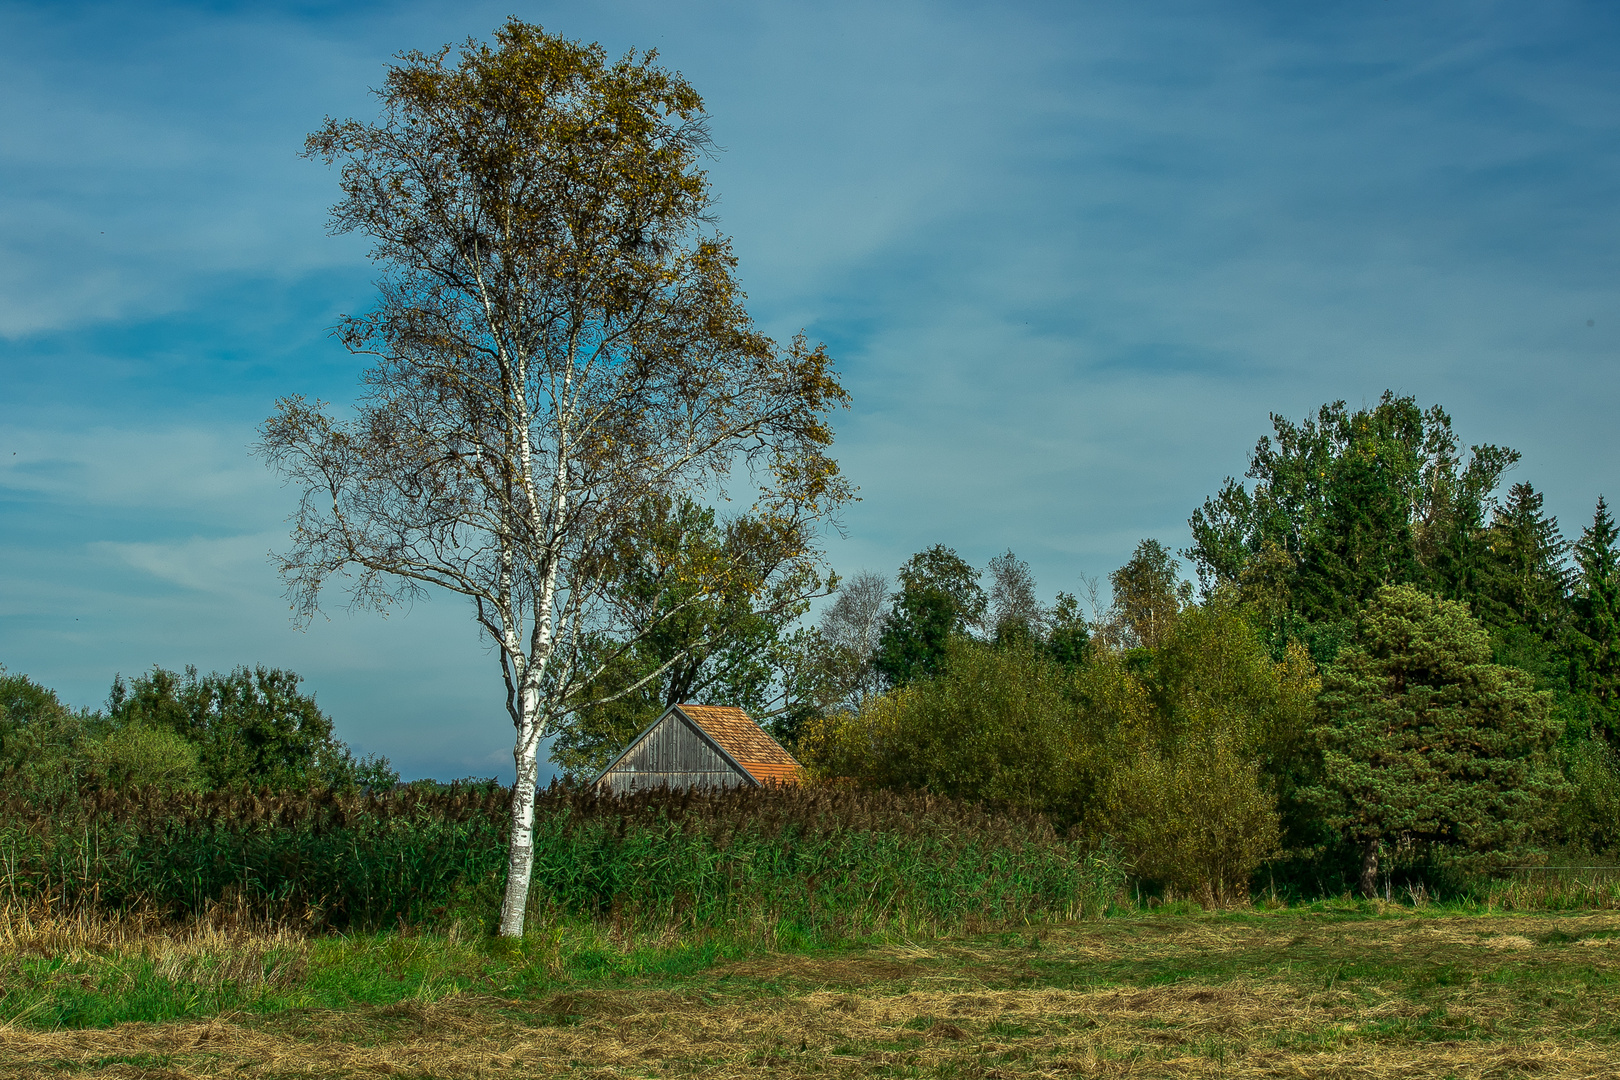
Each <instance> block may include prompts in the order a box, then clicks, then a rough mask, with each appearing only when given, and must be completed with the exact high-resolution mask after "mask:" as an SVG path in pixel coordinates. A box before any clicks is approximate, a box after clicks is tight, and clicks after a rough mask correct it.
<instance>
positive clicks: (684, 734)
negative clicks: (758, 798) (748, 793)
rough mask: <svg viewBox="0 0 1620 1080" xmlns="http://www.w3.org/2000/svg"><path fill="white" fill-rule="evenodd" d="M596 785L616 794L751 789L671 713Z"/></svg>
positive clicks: (715, 752)
mask: <svg viewBox="0 0 1620 1080" xmlns="http://www.w3.org/2000/svg"><path fill="white" fill-rule="evenodd" d="M598 782H599V783H600V784H601V785H602V786H603V787H606V788H609V789H610V790H612V791H614V792H618V793H623V792H628V791H641V790H645V789H647V788H653V787H669V788H695V787H709V788H728V787H743V786H752V781H751V780H750V779H749V778H748V777H747V776H744V775H742V774H741V773H739V772H738V771H737V770H736V769H735V768H734V767H733V766H732V765H731V763H730V762H728V761H727V760H726V759H725V758H723V757H721V756H720V754H719V753H718V752H717V751H716V750H715V749H714V747H713V746H711V745H710V744H709V742H708V740H706V739H705V738H704V737H703V736H702V735H700V734H698V733H697V732H696V731H695V730H693V729H692V726H691V725H690V724H688V723H687V721H686V720H685V719H684V718H683V717H682V716H681V715H680V714H679V713H676V712H674V711H673V710H672V711H670V712H669V713H667V714H665V716H664V718H663V719H662V720H660V721H659V722H658V723H657V724H655V725H654V726H653V728H652V729H651V730H650V731H648V732H647V733H646V734H645V735H644V736H642V738H641V739H640V740H639V741H638V742H637V743H636V744H635V745H634V746H633V747H631V748H630V750H629V751H628V752H627V753H626V754H625V755H624V757H623V758H621V759H620V760H619V762H618V763H617V764H616V765H614V766H613V768H612V769H610V770H609V771H608V773H607V774H606V775H605V776H603V777H602V778H601V780H600V781H598Z"/></svg>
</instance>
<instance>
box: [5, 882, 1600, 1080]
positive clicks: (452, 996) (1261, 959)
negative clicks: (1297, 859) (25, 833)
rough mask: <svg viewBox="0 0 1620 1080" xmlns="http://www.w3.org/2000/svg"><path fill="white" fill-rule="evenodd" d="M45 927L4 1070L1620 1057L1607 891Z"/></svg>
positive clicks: (1237, 1070)
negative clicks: (1587, 900)
mask: <svg viewBox="0 0 1620 1080" xmlns="http://www.w3.org/2000/svg"><path fill="white" fill-rule="evenodd" d="M34 930H35V935H36V936H35V938H34V939H32V940H30V939H28V938H27V937H26V935H25V934H19V933H15V932H14V934H13V938H12V940H11V942H10V943H9V944H7V945H5V950H6V951H5V954H4V964H3V966H0V978H3V980H4V983H3V990H4V998H3V1001H4V1002H5V1004H4V1006H3V1007H4V1009H5V1013H4V1016H3V1020H4V1026H3V1027H0V1076H8V1077H9V1076H17V1077H36V1076H53V1075H64V1076H68V1075H71V1076H103V1077H144V1078H156V1077H212V1076H242V1077H283V1076H285V1077H292V1076H323V1077H324V1076H346V1077H372V1076H407V1077H424V1078H425V1077H498V1076H551V1075H559V1074H563V1073H568V1074H579V1075H585V1076H600V1077H608V1076H614V1077H619V1076H624V1077H682V1076H691V1077H733V1076H735V1077H742V1076H760V1077H764V1076H770V1077H800V1076H806V1077H808V1076H818V1077H839V1076H891V1077H913V1076H915V1077H935V1076H937V1077H960V1078H989V1077H997V1078H999V1077H1023V1076H1030V1077H1036V1076H1041V1077H1045V1076H1073V1075H1081V1076H1093V1075H1095V1076H1116V1075H1118V1076H1124V1075H1131V1076H1166V1077H1169V1076H1175V1077H1186V1076H1260V1075H1265V1076H1272V1075H1276V1076H1344V1077H1352V1076H1354V1077H1371V1076H1402V1077H1406V1076H1434V1077H1447V1076H1458V1077H1463V1076H1493V1077H1494V1076H1518V1075H1526V1076H1528V1075H1536V1076H1542V1077H1566V1076H1567V1077H1577V1076H1580V1077H1592V1076H1620V913H1616V912H1612V911H1604V912H1593V913H1584V914H1572V913H1558V914H1541V915H1527V914H1492V913H1457V912H1455V911H1452V912H1445V911H1440V910H1437V909H1433V908H1430V909H1418V910H1416V911H1414V910H1412V909H1408V908H1400V907H1395V906H1389V905H1369V904H1362V903H1339V904H1334V903H1326V904H1317V905H1312V906H1310V907H1306V908H1292V909H1283V910H1278V911H1259V910H1244V911H1238V912H1227V913H1189V912H1178V913H1174V914H1169V913H1157V914H1137V915H1130V914H1125V915H1117V916H1114V917H1110V918H1107V919H1098V920H1090V921H1085V922H1077V923H1071V924H1066V925H1059V926H1048V927H1029V928H1025V929H1023V930H1020V931H1017V932H1003V933H995V934H987V935H972V936H961V937H955V938H947V939H941V940H935V941H930V942H924V943H916V944H910V943H906V942H903V941H900V942H890V943H887V944H873V945H867V946H862V947H858V948H842V949H834V948H825V949H810V950H802V949H801V950H799V951H791V952H787V951H784V952H768V951H765V952H762V951H759V950H758V948H757V947H755V948H754V950H753V951H752V952H750V953H748V954H747V955H743V954H742V952H741V950H739V949H735V948H733V949H731V950H730V951H728V948H727V947H725V946H724V945H722V944H720V943H719V941H720V939H719V938H715V939H712V940H711V941H710V942H709V943H708V944H707V945H693V944H689V943H682V942H680V941H678V940H673V939H671V940H668V941H662V942H660V941H657V940H651V939H649V940H642V941H637V942H628V941H614V940H612V939H611V936H598V937H596V938H592V936H591V935H592V933H593V931H591V930H590V928H588V927H577V928H573V929H569V928H567V927H561V928H552V929H550V930H543V931H540V932H538V933H536V934H534V935H532V936H531V937H530V938H529V939H527V940H526V941H524V942H523V943H522V944H521V945H516V946H514V945H508V944H504V943H501V942H496V941H491V940H490V939H487V938H483V937H476V936H465V937H463V936H458V935H440V936H408V935H399V934H394V935H386V934H385V935H374V936H369V937H364V938H360V937H355V938H337V937H324V938H316V939H301V938H297V937H293V936H291V935H280V936H278V935H273V934H272V935H262V934H261V935H255V934H252V933H249V932H247V931H239V932H238V931H229V930H220V929H210V928H207V927H195V928H193V929H192V930H191V931H189V933H190V936H189V937H187V936H186V935H184V934H181V935H175V934H173V933H169V934H167V935H159V934H157V933H156V932H155V931H156V928H155V927H144V928H143V927H140V926H138V925H135V924H134V923H131V924H129V925H127V926H125V927H124V928H123V929H122V930H121V931H118V932H116V933H115V932H114V930H112V929H108V928H107V927H105V926H101V927H99V929H98V928H97V927H89V926H85V927H81V928H80V930H79V931H78V933H79V938H78V939H77V943H75V938H74V933H75V931H74V930H73V928H72V927H69V926H58V927H56V929H55V931H54V933H55V934H56V937H55V939H51V937H50V933H51V929H50V928H49V927H43V926H36V927H35V928H34ZM96 932H99V933H100V934H101V938H100V940H95V933H96ZM119 933H121V934H122V938H119V937H118V934H119ZM603 933H605V932H603ZM233 935H234V936H233ZM29 965H33V966H32V967H30V966H29ZM53 978H54V979H55V980H56V981H55V982H54V983H52V982H51V981H50V980H51V979H53ZM25 983H26V984H27V985H24V984H25ZM142 987H145V988H146V989H145V991H141V988H142ZM138 992H145V993H147V994H148V995H149V998H150V1001H151V1002H152V1006H151V1007H152V1008H154V1009H158V1008H159V1007H160V1006H159V1004H158V1003H160V1002H162V1001H168V1002H169V1003H170V1004H169V1005H168V1006H166V1007H168V1008H170V1010H171V1015H172V1017H173V1018H165V1017H164V1016H162V1015H158V1014H154V1015H153V1016H151V1017H150V1018H148V1019H145V1020H137V1021H126V1022H121V1023H116V1024H113V1025H112V1026H100V1027H79V1028H72V1027H67V1026H65V1025H67V1024H72V1023H81V1024H84V1023H89V1024H94V1023H98V1022H100V1021H98V1020H97V1019H96V1018H95V1016H93V1015H92V1012H84V1011H82V1012H81V1013H80V1014H78V1015H77V1016H57V1017H55V1018H54V1019H53V1018H52V1017H51V1016H50V1015H49V1013H48V1009H49V1008H50V1007H55V1006H48V1005H41V1004H40V1003H41V1002H54V1003H57V1005H60V1004H61V1003H64V1002H68V1001H70V1000H78V1001H79V1002H80V1008H81V1010H92V1011H93V1010H94V1009H96V1008H101V1009H103V1020H110V1019H111V1017H112V1016H113V1014H114V1013H116V1012H118V1011H120V1010H122V1011H123V1013H124V1014H125V1015H132V1014H133V1011H134V1010H135V1009H136V1008H137V1006H138V1004H139V1003H138V1002H137V1001H136V1000H135V998H134V997H132V996H131V995H134V994H137V993H138ZM75 995H80V996H79V997H77V998H75ZM210 995H212V997H210ZM96 1002H100V1003H101V1004H100V1005H96V1004H95V1003H96Z"/></svg>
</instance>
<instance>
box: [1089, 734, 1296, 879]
mask: <svg viewBox="0 0 1620 1080" xmlns="http://www.w3.org/2000/svg"><path fill="white" fill-rule="evenodd" d="M1109 811H1110V816H1111V817H1112V819H1113V825H1112V828H1111V830H1110V831H1111V832H1112V834H1113V835H1114V837H1115V838H1116V839H1117V840H1118V842H1119V844H1120V846H1121V847H1122V848H1123V850H1124V852H1125V855H1126V857H1127V860H1128V862H1129V865H1130V866H1131V869H1132V870H1133V872H1134V873H1135V874H1136V875H1138V876H1139V877H1141V878H1143V879H1145V880H1149V881H1157V882H1162V883H1163V884H1164V885H1165V886H1167V887H1168V888H1169V889H1171V890H1173V891H1174V892H1176V893H1179V894H1181V895H1182V896H1190V897H1195V898H1197V899H1201V900H1203V901H1205V902H1208V903H1217V904H1227V903H1233V902H1242V901H1245V900H1247V899H1248V889H1249V877H1250V875H1252V874H1253V873H1254V870H1255V868H1256V867H1258V866H1259V865H1260V864H1261V863H1262V862H1264V861H1265V860H1267V859H1269V858H1271V857H1272V856H1273V855H1275V854H1277V848H1278V839H1279V836H1280V832H1279V829H1278V817H1277V801H1276V799H1275V798H1274V797H1272V796H1271V795H1270V794H1269V793H1268V792H1266V791H1265V790H1264V789H1263V787H1262V784H1261V777H1260V767H1259V764H1258V763H1257V762H1256V761H1255V760H1254V759H1253V758H1252V757H1250V756H1249V755H1246V754H1244V753H1242V752H1241V751H1240V749H1239V748H1238V747H1236V746H1234V745H1233V742H1232V740H1230V739H1229V738H1224V737H1221V736H1219V735H1212V736H1209V737H1206V738H1204V739H1202V740H1200V741H1199V742H1197V743H1196V744H1194V745H1191V746H1184V747H1182V748H1181V749H1180V750H1179V751H1178V752H1177V753H1176V754H1174V755H1171V756H1166V755H1164V754H1163V753H1161V752H1160V751H1159V750H1158V749H1156V748H1154V747H1150V746H1144V747H1141V748H1140V749H1139V750H1138V751H1137V752H1136V753H1135V754H1133V755H1132V756H1131V758H1130V759H1129V760H1128V761H1127V762H1126V764H1125V765H1124V766H1123V767H1122V768H1121V769H1120V770H1119V771H1118V772H1116V773H1115V774H1114V777H1113V786H1112V789H1111V791H1110V798H1109Z"/></svg>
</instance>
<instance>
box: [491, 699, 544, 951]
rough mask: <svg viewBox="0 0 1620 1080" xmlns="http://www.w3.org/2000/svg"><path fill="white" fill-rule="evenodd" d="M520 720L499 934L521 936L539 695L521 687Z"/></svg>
mask: <svg viewBox="0 0 1620 1080" xmlns="http://www.w3.org/2000/svg"><path fill="white" fill-rule="evenodd" d="M518 702H519V704H518V708H519V709H520V710H521V713H522V716H523V720H522V722H521V723H520V724H519V725H518V733H517V744H516V745H515V746H514V747H513V748H512V757H513V759H514V761H516V763H517V780H516V781H515V782H514V783H513V784H512V836H511V840H510V841H509V843H508V844H507V849H506V895H505V897H504V899H503V900H502V901H501V927H500V935H501V937H522V936H523V917H524V913H525V911H526V909H527V908H528V906H529V881H530V878H531V877H532V876H533V874H534V799H535V794H536V790H537V788H538V786H539V782H538V780H539V774H540V763H539V751H540V736H541V734H542V732H541V730H540V728H541V724H540V719H539V717H538V716H536V713H538V712H539V705H540V694H539V692H538V691H537V690H534V689H531V688H528V687H525V688H524V689H523V690H522V692H521V693H520V695H519V698H518Z"/></svg>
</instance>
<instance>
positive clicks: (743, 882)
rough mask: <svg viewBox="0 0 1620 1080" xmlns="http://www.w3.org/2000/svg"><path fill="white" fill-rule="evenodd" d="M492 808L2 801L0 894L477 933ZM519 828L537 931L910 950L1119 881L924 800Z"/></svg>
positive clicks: (173, 911) (396, 796) (715, 803)
mask: <svg viewBox="0 0 1620 1080" xmlns="http://www.w3.org/2000/svg"><path fill="white" fill-rule="evenodd" d="M507 798H508V795H507V793H506V792H505V791H504V790H502V789H500V788H497V787H493V786H477V787H453V788H451V789H449V790H425V789H421V788H410V787H406V788H401V789H398V790H395V791H390V792H383V793H374V794H365V795H342V794H336V793H332V792H327V791H313V792H306V793H297V794H285V793H284V794H271V793H268V792H245V791H244V792H236V793H221V792H214V793H208V794H195V793H188V792H172V791H171V792H161V793H160V792H157V791H135V792H127V791H124V792H121V791H106V790H99V791H89V792H83V793H79V794H77V795H63V796H59V797H57V798H55V799H53V800H49V801H40V800H35V799H28V798H24V797H21V796H17V795H11V796H7V797H0V875H3V880H0V898H3V899H6V900H10V901H11V902H13V903H18V904H21V903H26V904H30V905H35V906H38V905H41V904H43V905H46V906H47V907H50V908H53V909H55V910H59V911H63V912H69V911H75V910H80V909H93V910H104V911H114V912H116V911H133V910H151V911H160V912H163V913H165V914H167V915H169V916H173V917H196V916H198V915H201V914H203V913H205V912H207V911H209V910H213V909H216V908H217V907H218V906H219V905H221V904H225V905H229V906H231V907H233V908H235V909H237V910H240V911H242V912H244V913H247V914H250V915H251V916H252V917H255V918H261V919H271V920H276V921H279V922H283V923H288V922H292V923H298V924H302V925H304V926H307V927H309V928H310V929H323V928H329V927H334V928H350V927H352V928H376V927H384V926H398V925H427V924H433V923H437V922H446V921H454V920H458V919H459V920H462V921H466V920H469V919H470V920H475V921H476V920H479V919H483V918H486V917H488V916H489V915H490V914H492V913H493V910H494V904H495V898H496V897H498V895H499V893H500V888H501V885H502V880H501V876H502V874H503V873H504V865H505V844H506V834H505V828H506V820H507V818H506V802H507ZM537 819H538V824H537V826H536V830H535V848H536V863H535V889H534V897H535V904H536V908H537V909H538V910H537V912H536V914H538V915H546V914H551V915H554V916H561V917H581V916H583V917H589V918H592V919H595V920H600V921H603V922H607V923H610V924H613V925H620V926H625V927H626V928H637V929H645V928H650V927H654V926H662V927H668V928H670V929H672V930H680V931H682V932H690V931H702V930H705V929H728V930H730V931H733V932H735V931H739V930H745V931H748V932H753V933H759V932H764V933H767V934H770V935H776V936H783V935H785V936H788V937H802V938H812V939H830V938H842V937H849V936H860V935H863V934H867V933H871V932H874V931H878V930H882V929H894V930H897V931H900V932H924V931H927V930H935V929H941V930H942V929H947V928H951V927H962V926H973V925H991V924H1006V923H1008V922H1019V921H1024V920H1031V919H1041V918H1051V917H1067V916H1075V915H1079V914H1082V913H1083V912H1085V911H1087V910H1088V909H1095V908H1096V907H1097V906H1099V905H1100V904H1102V903H1105V902H1107V900H1108V899H1109V898H1111V893H1112V892H1113V891H1114V890H1115V889H1117V886H1118V884H1119V881H1118V880H1117V878H1118V875H1117V873H1116V872H1115V871H1114V870H1113V868H1112V867H1111V866H1110V865H1108V864H1107V863H1106V862H1105V861H1102V860H1099V859H1098V858H1096V857H1095V856H1093V857H1091V858H1089V859H1088V858H1087V852H1086V850H1085V848H1084V847H1083V845H1080V844H1078V843H1076V842H1072V841H1067V840H1065V839H1063V838H1060V837H1058V836H1057V835H1056V834H1055V833H1054V832H1053V830H1052V829H1051V827H1050V826H1049V825H1048V824H1047V823H1046V821H1045V820H1044V819H1042V818H1040V817H1039V816H1036V815H1031V814H1020V813H992V812H989V811H987V810H984V809H982V808H978V807H974V806H971V805H967V804H963V803H958V802H954V801H951V800H944V799H938V798H931V797H928V796H921V795H915V796H913V795H898V794H894V793H883V792H859V791H848V790H834V789H817V788H809V789H794V788H789V789H763V790H751V791H733V792H709V793H700V792H666V791H658V792H647V793H641V794H637V795H633V796H629V797H614V796H609V795H603V794H599V793H596V792H592V791H587V790H581V789H577V788H570V787H564V786H554V787H553V788H552V789H551V790H550V791H548V792H547V793H545V794H544V795H543V796H542V798H541V800H540V806H539V812H538V815H537ZM750 928H751V929H750Z"/></svg>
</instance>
